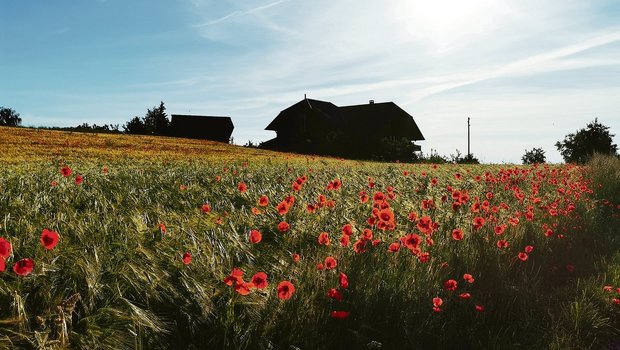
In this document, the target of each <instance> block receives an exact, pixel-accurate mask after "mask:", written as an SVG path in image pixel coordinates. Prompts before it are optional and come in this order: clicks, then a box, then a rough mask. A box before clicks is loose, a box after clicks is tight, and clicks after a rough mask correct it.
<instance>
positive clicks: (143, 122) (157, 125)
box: [0, 101, 171, 136]
mask: <svg viewBox="0 0 620 350" xmlns="http://www.w3.org/2000/svg"><path fill="white" fill-rule="evenodd" d="M21 123H22V119H21V118H20V116H19V113H17V112H16V111H15V110H13V109H12V108H7V107H0V126H21ZM170 125H171V124H170V119H168V115H167V114H166V106H164V102H163V101H162V102H160V103H159V106H155V107H153V108H152V109H148V110H147V112H146V114H145V115H144V116H143V117H138V116H135V117H133V118H132V119H130V120H129V121H128V122H126V123H125V124H123V126H122V130H121V126H120V125H119V124H103V125H97V124H92V125H90V124H88V123H83V124H80V125H78V126H69V127H44V129H52V130H62V131H77V132H95V133H111V134H120V133H125V134H135V135H159V136H168V135H170V134H171V127H170Z"/></svg>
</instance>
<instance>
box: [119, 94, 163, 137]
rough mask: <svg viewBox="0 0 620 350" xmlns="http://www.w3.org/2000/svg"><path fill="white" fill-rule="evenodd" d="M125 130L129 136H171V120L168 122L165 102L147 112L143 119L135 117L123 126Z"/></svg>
mask: <svg viewBox="0 0 620 350" xmlns="http://www.w3.org/2000/svg"><path fill="white" fill-rule="evenodd" d="M123 129H124V130H125V133H127V134H139V135H159V136H162V135H169V134H170V120H168V115H167V114H166V107H165V106H164V102H160V104H159V106H158V107H153V109H149V110H147V112H146V114H145V115H144V117H142V118H139V117H137V116H136V117H133V118H132V119H131V120H130V121H128V122H127V123H125V125H123Z"/></svg>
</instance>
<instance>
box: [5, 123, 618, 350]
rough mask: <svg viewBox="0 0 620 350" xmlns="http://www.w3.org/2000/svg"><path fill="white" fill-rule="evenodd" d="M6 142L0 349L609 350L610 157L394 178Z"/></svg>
mask: <svg viewBox="0 0 620 350" xmlns="http://www.w3.org/2000/svg"><path fill="white" fill-rule="evenodd" d="M0 146H1V147H2V151H3V152H2V155H1V156H0V164H2V165H3V167H4V169H5V171H3V172H2V173H0V270H3V272H0V349H2V348H6V349H13V348H28V349H69V348H72V349H73V348H76V349H95V348H98V349H185V348H189V349H295V348H300V349H379V348H381V349H506V348H523V349H584V348H593V349H604V348H607V347H610V348H611V347H612V346H618V344H620V317H619V315H620V289H617V288H620V253H619V250H618V248H620V239H619V237H620V218H619V214H620V164H619V163H620V162H619V161H618V160H617V159H613V158H597V159H595V160H594V161H593V162H591V163H590V164H589V165H588V166H586V167H577V166H573V165H562V166H547V165H539V166H507V165H506V166H498V165H475V166H462V165H452V164H446V165H432V164H393V163H391V164H389V163H371V162H357V161H346V160H337V159H328V158H320V157H305V156H298V155H292V154H280V153H274V152H267V151H261V150H256V149H248V148H243V147H235V146H230V145H225V144H219V143H213V142H208V141H195V140H185V139H173V138H156V137H132V136H124V135H120V136H118V135H102V134H99V135H94V134H79V133H65V132H57V131H37V130H31V129H14V128H0ZM317 335H318V336H317Z"/></svg>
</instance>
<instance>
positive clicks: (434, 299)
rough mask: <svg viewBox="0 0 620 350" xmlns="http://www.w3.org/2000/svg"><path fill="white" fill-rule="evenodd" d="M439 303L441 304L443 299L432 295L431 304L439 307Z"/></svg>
mask: <svg viewBox="0 0 620 350" xmlns="http://www.w3.org/2000/svg"><path fill="white" fill-rule="evenodd" d="M441 305H443V299H441V298H440V297H434V298H433V306H435V307H440V306H441Z"/></svg>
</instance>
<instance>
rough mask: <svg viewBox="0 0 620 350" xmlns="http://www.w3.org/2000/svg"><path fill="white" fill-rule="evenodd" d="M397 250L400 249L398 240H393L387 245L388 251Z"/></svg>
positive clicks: (393, 251)
mask: <svg viewBox="0 0 620 350" xmlns="http://www.w3.org/2000/svg"><path fill="white" fill-rule="evenodd" d="M399 250H400V243H398V242H394V243H392V244H390V246H389V247H388V251H389V252H392V253H396V252H397V251H399Z"/></svg>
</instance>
